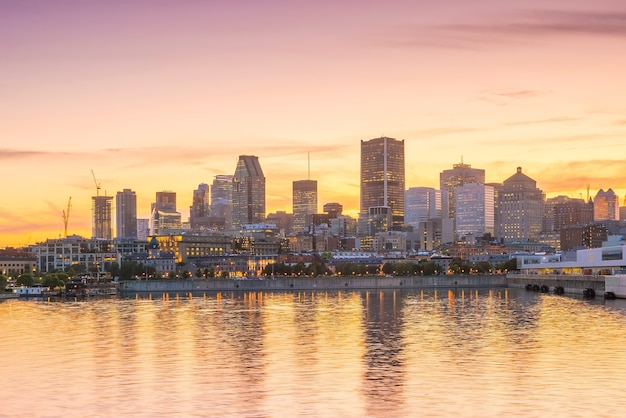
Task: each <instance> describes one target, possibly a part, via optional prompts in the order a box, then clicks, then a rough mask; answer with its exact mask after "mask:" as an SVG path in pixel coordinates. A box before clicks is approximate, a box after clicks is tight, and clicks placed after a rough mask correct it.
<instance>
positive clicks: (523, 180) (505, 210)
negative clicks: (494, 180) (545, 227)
mask: <svg viewBox="0 0 626 418" xmlns="http://www.w3.org/2000/svg"><path fill="white" fill-rule="evenodd" d="M544 200H545V195H544V193H543V192H542V191H541V190H540V189H538V188H537V182H536V181H535V180H533V179H531V178H530V177H528V176H527V175H525V174H524V173H522V168H521V167H517V172H516V173H515V174H513V175H512V176H511V177H509V178H508V179H506V180H504V181H503V182H502V187H501V189H500V193H499V195H498V210H499V212H500V225H498V228H497V229H498V231H497V235H498V237H500V238H502V239H503V240H504V242H505V243H507V242H516V241H517V242H523V241H537V240H538V238H539V234H540V233H541V228H542V221H543V207H544Z"/></svg>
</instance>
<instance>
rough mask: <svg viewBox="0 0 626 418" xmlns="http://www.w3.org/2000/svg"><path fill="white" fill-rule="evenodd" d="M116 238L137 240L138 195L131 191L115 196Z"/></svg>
mask: <svg viewBox="0 0 626 418" xmlns="http://www.w3.org/2000/svg"><path fill="white" fill-rule="evenodd" d="M115 222H116V224H115V232H116V234H115V236H116V237H118V238H137V195H136V194H135V192H133V191H132V190H130V189H124V190H123V191H121V192H117V195H116V196H115Z"/></svg>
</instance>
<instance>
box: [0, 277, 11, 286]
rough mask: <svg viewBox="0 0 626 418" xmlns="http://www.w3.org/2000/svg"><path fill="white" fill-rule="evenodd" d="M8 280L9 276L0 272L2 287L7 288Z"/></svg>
mask: <svg viewBox="0 0 626 418" xmlns="http://www.w3.org/2000/svg"><path fill="white" fill-rule="evenodd" d="M8 282H9V279H8V277H7V276H3V275H1V274H0V289H2V290H5V289H6V287H7V283H8Z"/></svg>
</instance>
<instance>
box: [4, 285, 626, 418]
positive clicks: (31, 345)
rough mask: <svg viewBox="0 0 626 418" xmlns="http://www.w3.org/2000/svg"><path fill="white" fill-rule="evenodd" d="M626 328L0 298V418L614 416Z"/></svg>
mask: <svg viewBox="0 0 626 418" xmlns="http://www.w3.org/2000/svg"><path fill="white" fill-rule="evenodd" d="M625 325H626V301H620V300H618V301H606V302H604V301H602V300H596V301H585V300H581V299H576V298H569V297H562V296H554V295H547V294H537V293H533V292H525V291H523V290H521V291H517V290H507V289H494V290H480V291H478V290H476V289H460V290H459V289H455V290H449V291H448V290H445V291H441V290H440V291H427V290H422V291H415V292H406V291H404V292H400V291H384V292H383V291H370V292H297V293H262V292H240V293H235V292H223V293H216V294H200V295H196V294H194V295H166V294H164V295H150V296H137V297H132V298H128V299H105V300H93V301H84V302H81V301H69V302H44V301H22V300H11V301H5V302H3V303H0V326H1V329H2V338H1V339H0V350H2V351H1V352H2V354H3V358H4V360H5V361H4V364H3V367H2V373H1V374H0V375H1V376H2V388H3V400H2V402H1V404H0V405H1V406H0V417H14V416H24V417H39V416H40V417H57V416H63V417H89V416H94V417H102V416H143V417H154V416H172V415H174V416H216V417H217V416H219V417H222V416H252V417H281V416H287V417H292V416H307V417H310V416H318V417H326V416H337V417H344V416H345V417H392V416H451V415H455V416H481V417H482V416H502V415H509V416H546V415H551V416H557V417H559V416H561V417H572V416H580V417H586V416H619V415H620V414H622V413H623V411H624V410H626V397H624V396H623V388H624V387H625V385H626V327H625ZM34 399H36V400H37V401H36V402H33V400H34Z"/></svg>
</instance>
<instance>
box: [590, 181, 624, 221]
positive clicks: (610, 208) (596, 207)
mask: <svg viewBox="0 0 626 418" xmlns="http://www.w3.org/2000/svg"><path fill="white" fill-rule="evenodd" d="M593 219H594V220H595V221H607V220H619V198H618V197H617V195H615V192H613V189H609V190H607V191H606V192H605V191H604V190H602V189H600V191H599V192H598V193H597V194H596V197H595V199H593Z"/></svg>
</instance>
